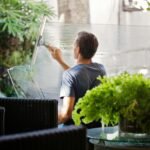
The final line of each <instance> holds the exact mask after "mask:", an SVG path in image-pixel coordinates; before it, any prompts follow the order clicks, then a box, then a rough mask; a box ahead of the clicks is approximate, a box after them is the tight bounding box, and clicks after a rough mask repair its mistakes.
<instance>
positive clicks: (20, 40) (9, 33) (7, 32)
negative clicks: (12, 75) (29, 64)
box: [0, 0, 53, 67]
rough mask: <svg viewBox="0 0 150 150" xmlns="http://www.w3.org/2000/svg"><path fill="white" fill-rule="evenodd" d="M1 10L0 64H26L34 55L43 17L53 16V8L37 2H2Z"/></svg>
mask: <svg viewBox="0 0 150 150" xmlns="http://www.w3.org/2000/svg"><path fill="white" fill-rule="evenodd" d="M0 10H1V13H0V60H1V62H0V64H1V65H4V66H7V67H11V66H14V65H18V64H21V63H24V62H25V61H26V60H28V59H29V57H30V56H31V54H32V51H33V45H34V42H35V39H36V36H37V33H38V31H39V26H40V23H41V19H42V18H41V17H43V16H44V15H45V16H47V17H51V16H53V11H52V8H49V7H48V6H47V5H46V4H45V3H44V2H36V1H35V0H26V1H22V0H1V1H0Z"/></svg>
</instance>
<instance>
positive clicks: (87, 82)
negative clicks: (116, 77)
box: [60, 63, 106, 102]
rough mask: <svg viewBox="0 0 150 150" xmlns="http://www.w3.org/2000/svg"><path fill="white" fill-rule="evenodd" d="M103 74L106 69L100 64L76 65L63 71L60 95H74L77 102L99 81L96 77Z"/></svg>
mask: <svg viewBox="0 0 150 150" xmlns="http://www.w3.org/2000/svg"><path fill="white" fill-rule="evenodd" d="M104 75H106V71H105V68H104V66H103V65H102V64H98V63H91V64H79V65H76V66H74V67H72V68H70V69H68V70H66V71H65V72H64V74H63V79H62V87H61V90H60V97H64V96H75V97H76V100H75V102H77V101H78V99H79V98H80V97H83V96H84V94H85V93H86V91H87V90H89V89H92V88H93V87H95V86H97V85H98V84H99V83H100V82H99V80H97V77H98V76H104ZM68 87H69V88H68Z"/></svg>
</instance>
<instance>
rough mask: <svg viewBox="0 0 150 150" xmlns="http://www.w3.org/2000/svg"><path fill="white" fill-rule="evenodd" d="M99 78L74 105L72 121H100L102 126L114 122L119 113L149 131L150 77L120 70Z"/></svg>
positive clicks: (77, 122) (117, 119)
mask: <svg viewBox="0 0 150 150" xmlns="http://www.w3.org/2000/svg"><path fill="white" fill-rule="evenodd" d="M98 79H99V80H100V81H101V84H100V85H98V86H97V87H95V88H93V89H91V90H88V91H87V93H86V94H85V96H83V97H82V98H80V99H79V101H78V102H77V104H76V105H75V109H74V111H73V114H72V117H73V120H74V122H75V124H76V125H80V124H81V122H84V123H85V124H87V123H90V122H92V121H97V120H101V121H102V122H103V123H104V124H105V125H108V124H111V125H115V124H118V123H119V121H120V120H119V119H120V116H122V117H124V118H126V119H127V120H129V121H131V122H135V121H136V123H137V125H139V126H141V125H142V126H141V127H142V131H143V132H149V133H150V119H149V118H150V78H146V77H144V76H143V75H142V74H138V73H136V74H129V73H122V74H119V75H116V76H110V77H107V76H106V77H103V78H101V77H99V78H98ZM81 118H82V119H81Z"/></svg>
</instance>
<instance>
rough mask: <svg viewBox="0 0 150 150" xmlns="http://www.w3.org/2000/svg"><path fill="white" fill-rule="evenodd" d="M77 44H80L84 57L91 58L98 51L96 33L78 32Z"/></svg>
mask: <svg viewBox="0 0 150 150" xmlns="http://www.w3.org/2000/svg"><path fill="white" fill-rule="evenodd" d="M76 45H77V46H79V48H80V53H81V55H82V57H83V58H85V59H89V58H92V57H93V56H94V54H95V52H96V51H97V47H98V40H97V37H96V36H95V35H94V34H92V33H89V32H86V31H81V32H79V33H78V36H77V39H76Z"/></svg>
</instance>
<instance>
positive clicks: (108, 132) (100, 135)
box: [87, 126, 150, 147]
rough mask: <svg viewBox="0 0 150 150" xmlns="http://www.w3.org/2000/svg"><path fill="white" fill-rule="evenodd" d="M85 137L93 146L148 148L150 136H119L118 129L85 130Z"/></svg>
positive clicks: (115, 127)
mask: <svg viewBox="0 0 150 150" xmlns="http://www.w3.org/2000/svg"><path fill="white" fill-rule="evenodd" d="M87 137H88V138H89V139H90V142H91V143H93V144H96V145H98V144H102V143H103V144H104V145H117V146H138V147H143V146H144V147H145V146H146V147H150V135H146V134H130V133H129V134H126V135H124V136H120V133H119V127H118V126H114V127H105V128H91V129H88V130H87Z"/></svg>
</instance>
